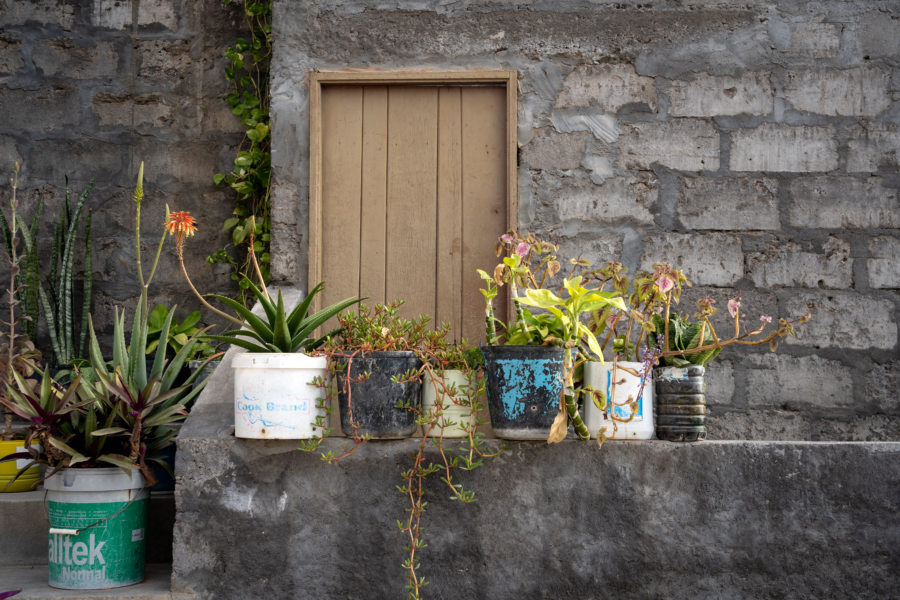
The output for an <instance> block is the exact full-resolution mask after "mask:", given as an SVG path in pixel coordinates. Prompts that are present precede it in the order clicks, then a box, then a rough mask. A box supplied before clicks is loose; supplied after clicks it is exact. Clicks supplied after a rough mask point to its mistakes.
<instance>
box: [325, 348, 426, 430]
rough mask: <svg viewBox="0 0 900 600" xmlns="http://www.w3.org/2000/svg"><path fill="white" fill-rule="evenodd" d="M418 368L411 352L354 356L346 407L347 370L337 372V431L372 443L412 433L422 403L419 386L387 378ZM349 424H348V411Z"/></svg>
mask: <svg viewBox="0 0 900 600" xmlns="http://www.w3.org/2000/svg"><path fill="white" fill-rule="evenodd" d="M421 366H422V362H421V361H420V360H419V359H418V357H417V356H416V355H415V353H414V352H408V351H391V352H370V353H366V354H358V355H357V356H354V357H353V359H352V360H351V361H350V368H349V376H350V385H349V392H350V404H349V406H348V404H347V391H348V389H347V383H346V377H347V375H348V372H347V371H348V369H341V370H340V371H338V373H337V384H338V401H339V403H340V412H341V431H343V432H344V435H347V436H350V435H353V423H355V424H356V426H357V427H358V428H359V429H358V431H357V433H358V435H360V436H364V435H368V436H369V437H370V438H371V439H374V440H392V439H399V438H405V437H409V436H411V435H412V434H414V433H415V432H416V416H417V411H418V410H419V408H420V406H421V404H422V383H421V382H420V381H409V382H404V383H394V382H393V381H391V379H392V378H393V377H395V376H398V375H402V374H403V373H406V372H409V371H414V370H417V369H418V368H419V367H421ZM366 373H368V377H365V374H366ZM351 409H352V411H353V423H351V422H350V410H351Z"/></svg>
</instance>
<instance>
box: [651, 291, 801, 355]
mask: <svg viewBox="0 0 900 600" xmlns="http://www.w3.org/2000/svg"><path fill="white" fill-rule="evenodd" d="M714 303H715V301H714V300H713V299H712V298H709V297H705V298H701V299H700V300H698V301H697V307H698V309H699V310H698V311H697V313H695V315H694V319H695V321H693V322H692V321H691V320H690V318H689V317H688V316H686V315H681V314H676V313H672V312H671V306H670V304H668V303H667V305H666V317H667V319H668V320H665V319H664V317H662V316H660V315H655V316H654V322H655V325H656V326H655V331H654V332H653V333H651V335H650V342H651V343H652V344H654V345H656V346H659V348H660V349H661V350H660V352H659V355H658V357H659V363H660V364H661V365H663V366H667V367H687V366H689V365H699V366H704V365H706V364H707V363H709V362H710V361H711V360H713V359H714V358H715V357H716V356H718V355H719V353H720V352H721V351H722V348H724V347H726V346H730V345H732V344H737V345H740V346H759V345H762V344H769V349H770V350H771V351H772V352H775V350H776V349H777V348H778V342H779V341H780V340H781V339H783V338H785V337H789V336H795V335H796V328H795V325H798V324H802V323H805V322H807V321H808V320H809V319H810V315H809V313H807V314H805V315H802V316H800V317H798V318H795V319H785V318H779V319H778V326H777V327H775V328H774V329H772V330H770V331H768V332H767V331H766V330H767V329H768V326H769V325H770V324H771V323H772V317H770V316H767V315H761V316H760V317H759V322H760V325H759V326H758V327H756V328H755V329H751V330H748V329H746V328H745V329H743V330H742V329H741V299H740V297H737V298H732V299H731V300H729V301H728V313H729V314H730V315H731V318H732V320H733V326H734V330H733V334H732V337H731V338H728V339H720V338H719V336H718V334H717V333H716V330H715V327H713V324H712V322H711V321H710V317H712V316H713V315H715V314H716V312H717V311H716V308H715V307H714V306H713V304H714ZM660 332H662V335H660Z"/></svg>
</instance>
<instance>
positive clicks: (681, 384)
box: [654, 366, 706, 442]
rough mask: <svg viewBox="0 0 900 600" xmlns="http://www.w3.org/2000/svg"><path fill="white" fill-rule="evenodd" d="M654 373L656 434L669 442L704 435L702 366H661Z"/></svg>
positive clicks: (686, 440)
mask: <svg viewBox="0 0 900 600" xmlns="http://www.w3.org/2000/svg"><path fill="white" fill-rule="evenodd" d="M654 371H655V373H656V404H655V410H654V412H655V415H654V416H655V419H654V420H655V422H656V437H658V438H659V439H661V440H668V441H670V442H696V441H699V440H703V439H706V382H705V381H704V378H703V377H704V374H705V372H706V370H705V369H704V368H703V367H698V366H690V367H683V368H682V367H661V368H657V369H655V370H654Z"/></svg>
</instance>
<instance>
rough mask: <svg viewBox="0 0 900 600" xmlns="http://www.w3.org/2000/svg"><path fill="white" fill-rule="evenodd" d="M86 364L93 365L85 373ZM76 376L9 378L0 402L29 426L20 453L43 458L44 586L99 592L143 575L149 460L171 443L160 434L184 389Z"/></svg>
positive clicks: (174, 415)
mask: <svg viewBox="0 0 900 600" xmlns="http://www.w3.org/2000/svg"><path fill="white" fill-rule="evenodd" d="M89 370H91V369H89ZM92 375H93V377H90V378H86V377H84V376H83V375H82V374H81V373H79V374H77V375H76V376H75V378H74V379H73V380H72V382H71V383H69V384H68V385H67V386H64V385H61V384H58V383H57V382H55V381H53V380H52V379H51V378H50V374H49V371H46V370H45V371H44V372H43V378H42V381H41V385H40V387H39V388H38V389H37V390H33V389H32V388H31V386H30V385H28V383H27V382H26V380H25V379H24V378H23V377H22V376H20V375H18V374H16V375H15V384H16V385H15V386H12V385H8V386H7V396H6V398H0V402H3V404H4V406H5V407H6V408H8V409H9V410H12V411H13V412H15V413H16V414H18V415H19V416H21V417H23V418H25V419H27V420H28V421H29V423H30V425H29V430H30V431H29V434H28V437H27V438H26V443H30V442H39V445H32V446H31V447H30V448H29V449H28V450H27V452H25V453H22V454H23V455H24V456H22V455H13V457H8V458H15V459H21V458H27V459H29V460H32V461H35V462H39V463H42V464H46V465H47V466H48V471H49V473H48V475H47V477H46V479H45V481H44V487H45V488H46V489H47V500H48V515H49V521H50V530H49V535H50V546H49V548H50V552H49V584H50V585H51V586H53V587H59V588H64V589H102V588H109V587H121V586H126V585H131V584H134V583H138V582H140V581H142V580H143V579H144V556H145V544H144V533H145V531H146V528H147V498H148V496H149V494H148V490H147V480H148V478H149V479H150V480H151V481H152V476H151V475H150V472H149V470H148V464H147V462H148V460H150V458H149V457H150V456H151V455H152V454H153V452H154V450H155V449H156V448H159V447H161V446H163V445H165V444H168V443H171V442H172V439H171V437H170V436H168V435H167V433H166V431H168V430H170V428H171V425H172V424H173V423H175V422H177V421H178V420H180V419H181V418H183V415H184V414H185V412H184V407H183V405H182V404H179V403H174V402H173V400H174V399H175V398H177V397H178V396H179V394H182V393H190V392H189V389H188V388H186V387H180V388H172V389H169V390H166V391H162V388H163V384H162V383H161V381H160V380H159V379H157V378H151V379H150V380H149V381H148V382H147V384H146V385H145V386H144V387H143V388H141V389H139V390H134V389H133V386H132V384H133V382H128V381H127V379H126V375H125V374H124V372H123V370H122V369H121V368H117V369H116V372H115V378H114V379H112V378H110V377H109V376H108V375H106V374H104V375H100V373H99V372H97V371H96V370H94V372H93V373H92Z"/></svg>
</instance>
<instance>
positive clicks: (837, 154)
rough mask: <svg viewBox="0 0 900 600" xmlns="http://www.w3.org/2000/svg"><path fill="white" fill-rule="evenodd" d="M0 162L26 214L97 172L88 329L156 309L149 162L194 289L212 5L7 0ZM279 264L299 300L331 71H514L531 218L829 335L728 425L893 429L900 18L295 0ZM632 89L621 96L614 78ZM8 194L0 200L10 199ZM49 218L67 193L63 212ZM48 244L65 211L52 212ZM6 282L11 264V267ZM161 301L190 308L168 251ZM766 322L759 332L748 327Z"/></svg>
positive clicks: (728, 5) (222, 23) (748, 374)
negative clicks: (115, 311)
mask: <svg viewBox="0 0 900 600" xmlns="http://www.w3.org/2000/svg"><path fill="white" fill-rule="evenodd" d="M0 8H2V10H0V110H2V113H3V114H4V119H3V120H2V121H0V158H2V164H0V168H2V169H4V170H5V171H8V169H9V168H10V167H11V165H12V162H13V161H14V160H16V159H18V160H20V161H21V162H23V163H24V170H23V173H22V183H23V188H24V189H23V192H22V197H23V204H25V206H26V213H27V211H28V210H30V209H29V208H28V207H30V206H33V205H34V202H35V198H36V196H37V194H39V193H44V194H46V195H47V197H48V203H49V204H50V205H51V206H58V202H59V201H60V199H61V196H62V187H63V178H64V175H65V174H67V173H68V175H69V177H70V182H71V185H72V187H73V189H74V190H76V191H80V190H81V189H82V188H83V186H84V185H85V184H86V182H87V180H88V179H89V178H90V176H91V175H96V177H97V184H96V186H95V191H94V193H93V194H92V196H91V201H90V203H89V206H90V207H91V208H92V209H93V210H94V219H95V221H94V235H95V252H96V255H95V263H94V271H95V281H96V300H95V317H96V319H97V320H98V322H100V323H103V324H104V328H105V329H107V330H108V329H109V328H110V327H111V313H112V307H113V306H114V305H116V304H119V305H122V304H125V305H129V306H130V305H131V304H133V302H134V298H135V296H136V293H137V281H136V273H135V269H134V266H133V265H134V262H133V252H134V251H133V238H132V227H133V205H132V203H131V202H130V193H131V188H132V186H133V179H134V176H135V175H136V172H137V165H138V163H139V161H140V160H144V161H145V163H146V177H147V182H146V188H147V194H148V200H147V202H148V204H147V205H146V208H145V211H144V219H143V222H144V236H145V237H144V239H145V250H146V251H147V258H148V259H149V254H150V253H151V252H152V250H151V246H152V245H153V243H154V242H155V239H156V235H157V234H158V232H159V230H160V228H159V226H160V223H161V220H162V216H163V212H164V205H165V204H166V203H168V204H169V205H170V206H171V207H172V208H173V209H174V208H176V207H177V208H179V209H186V210H191V211H192V212H193V213H194V214H195V215H196V216H197V217H198V219H199V220H200V232H199V233H198V236H197V237H196V238H194V239H192V240H191V242H190V244H191V249H192V250H194V251H192V252H189V253H188V260H189V261H190V267H189V268H191V270H192V273H193V274H194V276H195V277H196V280H197V282H198V284H199V286H200V287H201V288H202V289H205V290H213V289H219V290H225V289H227V288H228V286H229V282H228V278H227V276H226V275H225V274H224V273H222V272H221V271H220V272H218V273H216V272H215V271H214V269H213V268H212V267H210V266H209V265H207V264H206V262H205V261H204V258H205V256H206V254H207V253H208V252H210V251H212V250H213V249H215V248H218V247H220V246H222V245H224V244H225V243H226V241H227V240H226V237H225V236H224V235H223V234H222V233H221V231H220V225H221V223H222V222H223V220H224V219H225V217H226V216H227V215H228V214H229V212H230V210H231V207H232V201H231V196H230V195H229V193H228V192H227V191H226V190H222V189H220V188H215V187H214V186H213V185H212V183H211V177H212V174H213V173H215V172H218V171H222V170H224V169H226V168H227V167H228V166H229V164H230V162H231V160H232V158H233V149H234V145H235V144H236V143H237V142H238V141H239V139H240V128H239V123H238V122H237V120H236V118H234V117H233V116H232V115H231V114H230V111H229V109H228V107H227V106H226V105H225V103H224V102H223V101H222V98H223V96H224V94H225V93H226V85H225V82H224V80H223V78H222V67H223V61H222V58H221V57H222V50H223V48H224V47H225V45H226V44H227V43H228V42H229V41H230V40H232V39H233V38H234V37H236V36H238V35H241V30H242V22H241V19H240V13H239V12H238V11H235V10H234V7H226V6H224V4H223V3H222V2H220V1H218V0H203V1H199V2H187V1H184V0H118V1H115V2H113V1H112V0H109V1H107V0H94V1H93V2H76V1H75V0H15V1H13V0H0ZM275 8H276V15H275V36H276V56H275V60H274V63H273V79H272V86H273V109H272V112H273V118H274V121H275V128H274V136H275V139H274V144H275V145H274V152H273V163H274V166H275V170H276V187H275V190H274V200H273V202H274V206H273V230H274V240H273V244H274V253H273V269H274V273H275V276H276V278H278V279H280V280H282V281H291V282H295V283H298V284H300V285H305V284H306V281H305V279H306V261H307V248H306V235H307V231H306V228H307V207H308V192H307V189H306V185H307V173H308V138H309V135H308V116H309V115H308V103H307V101H308V96H307V88H306V82H305V80H306V76H307V73H308V72H309V70H310V69H312V68H324V69H339V68H377V69H408V68H413V69H416V68H427V69H448V70H449V69H457V70H458V69H470V68H504V69H515V70H517V71H518V72H519V75H520V96H519V118H518V130H519V145H520V170H519V175H520V177H519V193H520V207H521V211H520V215H519V221H520V224H521V226H522V227H523V228H527V229H531V230H535V231H539V232H544V233H549V234H553V235H555V236H557V237H558V239H559V240H560V241H561V242H562V244H563V248H564V250H565V252H566V254H567V255H570V256H574V255H577V254H583V255H584V256H586V257H587V258H589V259H591V260H592V261H594V262H604V261H606V260H609V259H618V260H621V261H622V262H623V263H625V265H626V266H628V267H629V269H631V271H632V272H633V271H634V270H636V269H638V268H640V267H647V266H649V265H650V264H652V263H653V262H654V261H656V260H663V259H668V260H670V261H672V262H676V263H680V264H681V265H682V266H683V267H684V268H685V269H686V271H687V273H688V276H689V277H690V278H691V279H692V280H693V281H694V282H695V287H694V288H693V289H692V290H691V291H690V293H689V294H687V297H686V298H685V301H684V302H685V309H687V310H690V309H692V308H693V301H694V300H695V299H696V298H697V297H699V296H702V295H706V294H709V295H711V296H712V297H714V298H716V299H717V300H718V301H719V306H723V305H724V302H725V300H726V299H727V298H728V297H731V296H733V295H735V294H737V293H741V294H742V297H743V301H744V306H745V307H749V309H750V310H752V311H753V312H752V313H749V315H755V314H756V313H757V312H758V313H760V314H770V315H774V314H789V315H797V314H801V313H803V312H806V311H807V310H809V311H810V312H812V313H813V317H814V319H813V321H812V322H811V323H810V324H809V325H808V326H807V327H806V328H805V330H804V336H803V338H801V339H800V340H796V341H792V343H790V344H788V345H785V346H783V347H782V348H781V350H780V351H779V353H778V354H775V355H772V354H769V353H767V352H765V351H759V352H743V353H736V352H726V353H724V354H723V356H722V358H721V359H719V360H717V362H716V363H715V364H716V368H715V369H714V370H713V371H712V372H711V374H710V381H709V388H710V389H709V397H710V402H711V403H712V411H713V412H712V415H711V422H712V427H711V435H712V437H716V438H726V439H728V438H745V437H746V438H753V439H811V440H815V439H828V440H888V439H894V440H896V439H900V402H898V399H897V394H896V389H897V373H898V344H897V332H898V328H897V320H898V319H897V307H898V291H897V290H898V286H900V283H898V282H900V272H898V269H900V267H898V266H897V258H898V253H900V234H898V228H900V201H898V188H900V173H898V160H900V158H898V149H900V124H898V123H900V108H898V106H900V105H898V102H897V101H896V98H897V94H898V91H897V86H898V84H897V82H898V78H900V68H898V67H900V64H898V57H900V21H898V19H900V13H898V9H897V6H896V3H895V2H891V1H890V0H875V1H871V0H866V1H864V0H857V1H847V2H841V3H821V2H804V1H787V0H785V1H782V2H772V3H768V4H766V5H757V4H756V3H740V2H733V1H730V0H696V1H693V2H688V3H680V4H678V5H675V4H673V3H668V2H662V1H649V2H647V1H642V2H636V1H624V2H622V1H619V2H612V1H606V0H601V1H597V0H594V1H590V2H589V1H587V0H565V1H552V2H551V1H549V0H547V1H540V0H523V1H520V2H516V3H515V4H514V5H513V4H511V3H509V2H500V1H493V2H492V1H477V2H476V1H466V2H455V3H447V2H439V1H432V0H426V1H419V2H405V1H399V2H372V1H371V0H352V1H349V2H348V1H342V2H334V1H330V0H313V1H303V2H301V1H297V0H279V1H278V2H276V3H275ZM611 82H615V85H614V86H613V85H610V84H611ZM4 198H5V196H4ZM54 203H55V204H54ZM45 223H47V226H46V227H45V233H46V232H49V230H50V229H51V223H52V221H51V220H49V219H45ZM0 275H6V274H5V273H2V274H0ZM153 294H154V296H155V297H156V298H157V299H159V301H164V302H167V303H169V304H173V303H176V302H178V303H180V304H182V305H185V306H188V307H189V308H193V307H194V305H193V303H192V302H191V301H190V298H189V296H187V295H186V294H185V288H184V285H183V283H182V281H181V279H180V277H179V274H178V273H177V271H176V269H175V262H174V257H173V254H172V253H171V252H170V251H167V252H164V254H163V259H162V267H161V271H160V273H159V275H158V276H157V279H156V282H155V286H154V289H153ZM751 318H755V316H751Z"/></svg>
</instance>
